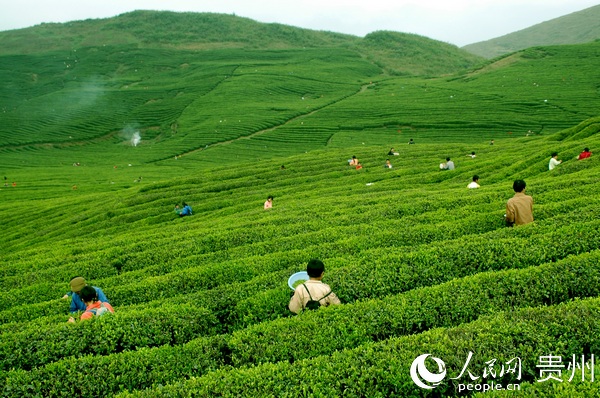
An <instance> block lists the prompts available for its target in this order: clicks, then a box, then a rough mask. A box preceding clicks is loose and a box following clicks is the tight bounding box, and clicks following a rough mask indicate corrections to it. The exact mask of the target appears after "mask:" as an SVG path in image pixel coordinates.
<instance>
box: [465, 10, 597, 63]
mask: <svg viewBox="0 0 600 398" xmlns="http://www.w3.org/2000/svg"><path fill="white" fill-rule="evenodd" d="M599 21H600V5H595V6H593V7H589V8H586V9H584V10H581V11H577V12H574V13H571V14H568V15H564V16H562V17H559V18H555V19H552V20H550V21H545V22H542V23H540V24H537V25H534V26H531V27H529V28H526V29H523V30H520V31H518V32H512V33H509V34H507V35H504V36H501V37H496V38H494V39H491V40H486V41H482V42H478V43H473V44H469V45H467V46H464V47H462V48H463V49H465V50H467V51H469V52H472V53H473V54H477V55H480V56H482V57H486V58H494V57H498V56H502V55H505V54H508V53H512V52H514V51H519V50H522V49H525V48H528V47H537V46H549V45H562V44H577V43H587V42H591V41H595V40H598V39H600V22H599Z"/></svg>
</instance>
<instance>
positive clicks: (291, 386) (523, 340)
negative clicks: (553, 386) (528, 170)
mask: <svg viewBox="0 0 600 398" xmlns="http://www.w3.org/2000/svg"><path fill="white" fill-rule="evenodd" d="M599 335H600V299H589V300H577V301H575V302H572V303H567V304H560V305H557V306H551V307H546V308H537V309H523V310H518V311H514V312H506V313H500V314H498V315H495V316H492V317H484V318H482V319H479V320H477V321H475V322H472V323H470V324H465V325H462V326H458V327H455V328H450V329H445V328H439V329H434V330H431V331H428V332H424V333H422V334H419V335H413V336H405V337H400V338H392V339H389V340H386V341H384V342H380V343H369V344H363V345H361V346H359V347H357V348H355V349H352V350H344V351H341V352H335V353H333V354H332V355H329V356H320V357H314V358H310V359H305V360H302V361H298V362H294V363H293V364H290V363H289V362H283V361H282V362H278V363H276V364H272V363H267V364H263V365H260V366H256V367H250V368H234V369H220V370H218V371H215V372H211V373H208V374H206V375H204V376H202V377H199V378H194V379H190V380H187V381H180V382H176V383H174V384H171V385H167V386H155V387H154V388H152V389H150V390H146V391H137V392H133V393H130V392H123V393H122V394H119V395H118V396H119V397H122V398H125V397H169V398H174V397H190V396H193V397H215V396H223V397H254V396H275V397H298V396H301V397H339V396H343V397H364V396H369V397H382V398H383V397H407V396H423V395H424V394H426V391H425V390H423V389H421V388H420V387H418V386H417V385H416V384H415V383H414V382H413V381H412V380H411V376H410V374H409V369H410V367H411V364H412V363H413V361H414V360H415V358H417V357H418V356H420V355H422V354H427V353H429V354H432V355H433V356H434V357H437V358H440V359H442V360H443V361H444V363H445V365H446V369H447V372H448V373H447V375H446V378H445V379H444V380H443V381H442V382H441V384H440V385H438V386H437V387H435V389H434V390H433V394H435V396H450V395H452V396H453V395H457V394H458V384H459V383H470V382H472V381H471V379H470V378H469V376H468V374H464V375H462V378H460V377H461V376H460V372H461V369H462V368H463V367H464V365H465V363H466V360H467V358H468V353H469V352H470V351H472V352H474V356H473V358H472V359H471V361H470V362H469V365H468V370H469V371H470V372H472V373H473V374H474V375H475V376H478V377H480V380H481V377H482V374H483V369H484V368H487V367H488V366H489V365H487V364H486V363H485V362H488V361H490V360H492V359H496V361H497V362H496V363H497V365H496V370H497V372H498V373H497V377H496V378H495V379H494V380H495V381H496V382H498V383H502V384H503V385H507V384H509V383H517V382H519V380H517V379H516V375H515V374H513V373H510V372H505V374H504V375H503V376H502V377H500V376H499V373H500V371H499V368H500V364H503V363H506V362H508V361H510V360H511V359H513V358H515V357H519V358H520V359H521V363H522V365H521V369H522V378H521V380H520V381H524V382H531V381H534V380H535V379H536V377H537V376H538V375H539V372H538V369H537V368H536V364H537V363H538V360H539V358H540V356H547V355H561V356H562V357H563V358H569V357H570V356H571V355H572V354H577V355H581V354H582V353H583V354H587V353H590V352H599V350H600V338H599V337H598V336H599ZM296 349H297V350H299V351H300V350H303V349H305V347H304V346H301V345H298V346H297V348H296ZM451 377H457V378H458V379H457V380H452V379H451Z"/></svg>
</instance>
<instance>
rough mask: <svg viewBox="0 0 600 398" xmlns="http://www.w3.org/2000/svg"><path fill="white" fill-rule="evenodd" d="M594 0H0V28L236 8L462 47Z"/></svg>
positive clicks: (244, 13) (315, 25)
mask: <svg viewBox="0 0 600 398" xmlns="http://www.w3.org/2000/svg"><path fill="white" fill-rule="evenodd" d="M599 2H600V0H294V1H291V0H79V1H75V0H0V10H2V12H1V13H0V31H4V30H11V29H20V28H26V27H30V26H34V25H37V24H40V23H42V22H68V21H75V20H83V19H89V18H94V19H95V18H109V17H113V16H116V15H119V14H122V13H125V12H129V11H134V10H169V11H191V12H216V13H224V14H235V15H237V16H240V17H247V18H251V19H253V20H256V21H258V22H268V23H270V22H276V23H281V24H285V25H292V26H297V27H301V28H307V29H314V30H327V31H331V32H338V33H347V34H352V35H355V36H361V37H363V36H365V35H366V34H368V33H370V32H374V31H377V30H392V31H396V32H403V33H416V34H419V35H422V36H427V37H429V38H431V39H435V40H440V41H444V42H447V43H451V44H455V45H457V46H459V47H462V46H464V45H467V44H471V43H476V42H479V41H484V40H489V39H493V38H496V37H499V36H503V35H505V34H508V33H512V32H515V31H518V30H521V29H525V28H528V27H530V26H533V25H535V24H538V23H541V22H544V21H548V20H551V19H554V18H558V17H561V16H563V15H567V14H570V13H572V12H576V11H581V10H583V9H585V8H588V7H592V6H595V5H597V4H599Z"/></svg>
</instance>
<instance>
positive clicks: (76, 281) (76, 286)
mask: <svg viewBox="0 0 600 398" xmlns="http://www.w3.org/2000/svg"><path fill="white" fill-rule="evenodd" d="M69 285H70V286H71V291H70V292H69V293H67V294H65V295H64V296H63V298H68V297H69V296H71V306H70V308H69V312H70V313H71V314H75V313H76V312H78V311H85V310H86V308H87V306H86V305H85V303H84V302H83V300H82V299H81V297H80V295H79V293H80V292H81V289H83V288H84V287H86V286H87V283H86V282H85V279H83V277H81V276H76V277H75V278H73V279H71V282H69ZM92 288H93V290H95V291H96V295H97V297H98V300H100V301H102V302H104V303H108V302H109V301H108V299H107V298H106V295H105V294H104V292H103V291H102V289H100V288H99V287H96V286H92ZM71 319H73V320H75V319H74V318H73V317H71V318H70V319H69V321H71Z"/></svg>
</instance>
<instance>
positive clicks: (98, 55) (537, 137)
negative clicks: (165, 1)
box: [0, 12, 600, 397]
mask: <svg viewBox="0 0 600 398" xmlns="http://www.w3.org/2000/svg"><path fill="white" fill-rule="evenodd" d="M161 15H162V16H163V17H164V18H165V19H164V20H163V19H162V18H161V17H160V16H161ZM178 17H181V20H180V21H181V25H182V26H187V25H186V24H194V23H198V21H199V20H202V19H203V18H206V19H207V20H211V18H216V19H217V21H220V22H225V21H229V22H228V23H231V24H233V25H230V27H231V26H237V25H235V24H248V26H247V29H248V32H257V33H256V35H255V36H254V38H253V39H252V40H250V39H248V40H249V42H245V43H242V44H240V43H239V40H241V39H238V38H236V37H237V36H235V34H233V33H231V34H232V36H230V38H231V40H230V41H229V43H230V45H225V44H224V42H219V43H218V45H215V46H214V47H213V46H211V45H210V41H207V42H206V44H202V45H201V48H200V47H193V46H190V43H192V42H194V40H196V39H194V38H192V39H190V37H189V36H187V35H183V36H181V33H177V32H176V31H174V32H172V33H170V35H163V36H161V35H158V36H156V37H155V38H154V39H152V40H148V41H147V42H144V41H143V40H142V39H141V38H142V37H144V35H145V33H144V32H146V31H147V29H148V27H149V26H152V24H154V25H156V28H157V31H160V30H163V29H164V30H165V31H168V30H169V27H170V26H172V25H173V24H175V22H173V21H179V19H177V18H178ZM156 18H158V19H156ZM170 18H174V19H170ZM163 22H164V24H165V27H161V24H162V23H163ZM111 24H112V25H115V24H117V25H119V24H120V25H119V26H121V27H120V28H119V29H122V31H120V30H119V29H113V28H110V29H113V30H112V31H111V30H110V29H109V31H111V32H112V33H110V34H108V33H106V32H107V31H103V33H99V34H98V35H97V37H96V38H102V37H109V36H114V37H115V38H116V37H117V36H119V37H121V38H122V39H123V40H122V41H121V42H118V41H114V42H111V43H105V44H106V45H105V44H100V42H96V43H94V44H92V45H89V46H87V45H82V44H81V43H83V42H84V41H85V40H96V38H92V37H91V35H90V32H92V31H94V30H96V31H98V32H100V31H102V30H103V29H105V28H103V27H105V26H109V25H111ZM240 26H242V25H240ZM205 27H206V26H203V28H205ZM67 28H68V27H67V26H63V25H43V26H40V27H35V28H32V29H30V30H22V31H13V32H5V33H6V34H4V33H2V34H0V43H2V40H8V38H10V40H16V41H18V40H25V39H24V38H25V37H27V35H32V34H35V32H39V31H38V30H37V29H42V30H43V29H48V30H49V31H54V32H56V34H55V39H56V40H55V41H51V43H58V42H60V41H62V42H64V43H67V44H68V45H66V46H65V47H61V46H59V45H58V44H56V46H54V44H52V45H50V44H47V45H46V47H45V49H44V50H43V51H37V50H35V48H31V49H30V50H31V51H30V50H23V51H21V52H19V51H15V50H14V49H18V48H19V47H20V46H18V45H16V44H15V45H14V47H12V48H13V50H11V51H7V52H5V53H3V54H2V55H1V56H0V78H2V81H3V86H2V87H3V89H2V91H0V172H1V173H2V174H3V176H6V177H5V184H4V185H0V197H1V198H2V200H1V201H0V218H1V219H2V233H1V234H0V247H1V248H2V255H1V256H0V381H1V383H0V396H2V397H67V396H68V397H73V396H78V397H98V396H103V397H160V396H165V397H189V396H198V397H215V396H224V397H240V396H247V397H259V396H277V397H297V396H306V397H316V396H323V397H337V396H340V397H341V396H344V397H365V396H373V397H407V396H424V395H427V394H428V393H427V392H426V391H425V390H424V389H421V388H420V387H418V386H417V385H416V384H415V383H414V381H413V380H412V378H411V375H410V369H411V365H412V364H413V361H414V360H415V359H416V358H417V357H419V356H421V355H423V354H427V353H429V354H432V355H433V356H434V357H436V358H440V359H441V360H443V361H444V363H445V365H446V369H447V375H446V377H444V378H443V380H442V381H441V384H439V385H438V386H436V387H435V389H434V390H433V391H432V393H431V394H429V395H431V396H459V395H461V396H462V395H464V393H462V394H459V389H460V388H461V387H460V384H463V383H470V382H471V378H470V377H469V376H468V375H467V374H463V375H462V377H461V376H460V373H461V369H463V367H464V366H465V363H466V361H467V358H469V353H470V352H472V353H473V356H472V358H471V360H470V362H469V366H468V371H469V372H471V374H473V375H474V376H475V377H479V380H481V382H490V383H497V384H502V385H503V386H507V385H509V384H510V385H512V384H520V385H521V387H522V391H523V395H522V396H531V397H533V396H553V397H572V396H576V394H579V395H580V396H582V395H583V396H594V395H597V391H596V390H597V387H596V386H595V384H593V383H590V380H589V374H587V375H586V376H588V378H587V379H585V378H584V380H583V381H581V380H582V379H581V376H579V377H574V378H572V380H568V378H569V376H571V372H570V371H569V372H567V371H566V370H565V371H564V372H562V374H561V376H562V377H563V378H564V382H563V383H561V386H562V387H557V384H558V383H559V382H556V381H554V382H553V381H550V382H546V383H540V382H538V381H539V379H540V378H541V376H540V371H539V368H538V367H537V365H539V364H540V362H539V361H540V358H542V357H543V356H550V355H552V356H561V358H562V363H563V365H564V366H565V369H567V365H568V364H569V362H568V361H570V360H572V358H573V357H575V358H581V356H582V355H583V356H585V358H586V359H588V360H589V359H590V356H591V354H595V353H597V352H600V338H598V336H600V333H599V332H600V322H599V321H598V319H600V317H599V316H598V315H600V302H599V299H598V297H600V283H599V280H598V279H599V276H598V275H600V273H599V271H600V262H599V261H598V260H599V259H600V252H599V249H600V235H598V230H599V228H600V221H598V220H599V217H598V215H599V211H600V196H599V195H598V193H599V192H600V180H598V177H597V176H598V169H599V167H600V165H599V163H600V160H599V159H600V158H599V157H598V153H597V152H598V150H597V148H599V147H600V115H599V114H598V109H600V91H599V87H598V82H599V81H600V79H599V78H600V76H599V74H600V71H599V70H598V68H597V65H598V54H600V52H599V51H598V50H599V46H600V42H593V43H586V44H580V45H569V46H566V45H565V46H548V47H534V48H529V49H525V50H522V51H519V52H517V53H514V54H511V55H509V56H506V57H502V58H499V59H496V60H494V61H489V62H487V63H483V64H481V63H479V61H477V62H474V63H471V61H469V59H468V58H464V57H462V56H461V55H460V54H461V53H460V52H456V51H454V50H452V48H449V47H443V46H437V44H436V43H435V42H432V41H430V40H428V39H424V38H420V37H417V36H412V35H403V34H397V33H394V32H374V33H373V34H371V35H368V36H367V37H365V38H364V39H362V41H361V40H358V39H357V38H352V37H346V36H342V35H336V34H330V33H327V32H307V31H302V30H294V29H293V28H289V27H282V26H275V28H276V29H275V30H281V29H289V31H287V30H286V32H289V35H292V36H294V35H296V36H301V37H304V38H308V37H310V35H315V38H314V40H315V41H318V40H321V41H320V42H319V43H320V44H319V45H314V46H306V47H304V46H301V45H299V43H302V42H303V40H304V39H299V38H298V37H294V39H293V40H291V39H290V40H287V39H286V40H283V39H282V40H280V41H279V42H277V45H276V46H275V45H274V46H273V47H269V48H263V46H262V45H261V44H260V43H261V42H260V41H259V40H258V39H259V36H260V35H266V34H268V33H267V32H272V30H271V28H273V26H271V25H268V26H265V25H261V24H256V23H254V22H252V21H249V20H245V19H238V18H237V17H233V16H214V15H191V14H183V15H178V14H172V13H167V14H160V13H149V12H136V13H130V14H124V15H122V16H119V17H116V18H114V19H110V20H99V21H82V22H76V23H72V26H70V28H69V29H67ZM106 29H108V28H106ZM221 29H225V30H227V29H229V28H228V27H227V25H224V26H222V27H221ZM240 29H241V28H240ZM243 29H246V27H244V28H243ZM253 29H256V30H253ZM40 31H41V30H40ZM233 31H237V30H236V29H233ZM117 32H121V34H120V35H117V34H116V33H117ZM126 32H127V33H126ZM180 32H189V34H190V35H195V34H197V33H194V32H197V31H195V30H193V29H192V28H191V27H190V26H187V28H186V29H182V30H181V31H180ZM293 32H295V33H293ZM105 33H106V35H105ZM45 34H48V32H45ZM157 34H158V33H157ZM289 35H288V34H287V33H286V34H285V35H282V36H281V37H284V36H285V37H288V36H289ZM218 36H219V37H225V36H224V35H220V34H219V35H218ZM251 36H252V35H247V36H246V35H244V37H246V38H249V37H251ZM161 37H163V38H164V40H163V41H161V40H159V39H160V38H161ZM239 37H242V35H240V36H239ZM59 38H60V39H59ZM317 38H320V39H317ZM234 39H235V40H234ZM73 40H75V41H73ZM16 41H15V42H14V43H16ZM158 41H161V42H160V43H157V42H158ZM234 41H237V44H232V43H234ZM308 41H311V40H308ZM264 42H265V43H266V42H272V39H269V40H266V39H265V41H264ZM273 42H274V41H273ZM4 43H6V41H5V42H4ZM21 43H24V42H21ZM48 43H50V42H48ZM69 43H70V44H69ZM73 43H79V45H77V46H76V47H77V48H74V47H72V46H71V44H73ZM252 43H254V44H252ZM398 43H401V45H400V46H397V44H398ZM21 45H23V46H24V44H21ZM0 47H1V46H0ZM2 48H6V47H2ZM367 48H368V51H367V50H366V49H367ZM436 57H437V59H436V60H435V62H434V61H433V60H434V58H436ZM444 60H447V67H448V69H445V70H443V71H442V69H441V66H440V65H442V64H444V62H443V61H444ZM574 60H577V62H574ZM400 61H401V63H403V64H404V66H403V68H404V69H402V68H398V67H397V65H398V64H394V62H400ZM455 61H456V62H455ZM435 71H437V72H435ZM136 133H137V134H139V135H136ZM138 138H139V142H138V141H137V139H138ZM410 138H414V140H415V142H416V143H415V145H408V144H407V142H408V140H409V139H410ZM492 139H493V140H494V143H493V145H490V140H492ZM390 147H394V148H395V150H396V151H397V152H398V153H399V156H392V157H390V160H391V162H392V164H393V168H392V169H385V168H384V167H383V164H384V162H385V160H386V158H388V155H387V153H388V151H389V149H390ZM584 147H589V148H590V149H591V150H592V152H593V153H594V155H592V157H591V158H590V159H586V160H582V161H578V160H576V157H577V155H578V154H579V153H580V152H581V150H582V149H583V148H584ZM473 151H474V152H476V154H477V156H476V157H475V158H471V157H470V156H468V154H470V153H471V152H473ZM554 151H557V152H558V153H559V158H560V159H562V160H563V163H562V164H561V165H559V166H558V167H557V168H556V169H554V170H552V171H548V161H549V158H550V154H551V153H552V152H554ZM353 155H354V156H357V157H358V159H359V160H360V161H361V163H362V165H363V166H364V167H363V169H361V170H356V169H354V168H351V167H349V166H348V164H347V159H348V158H350V157H352V156H353ZM446 157H451V158H452V159H453V160H454V161H455V164H456V170H454V171H440V169H439V164H440V163H441V162H442V161H443V160H444V159H445V158H446ZM282 165H283V166H284V167H282ZM474 174H477V175H479V177H480V183H481V188H479V189H467V188H466V186H467V184H468V183H469V182H470V181H471V179H472V177H473V175H474ZM515 179H525V180H526V182H527V193H528V194H530V195H531V196H532V197H533V198H534V202H535V204H534V217H535V222H534V223H532V224H529V225H525V226H520V227H515V228H507V227H505V225H504V221H503V214H504V212H505V203H506V201H507V200H508V199H509V198H510V197H511V196H512V195H513V190H512V182H513V181H514V180H515ZM13 182H14V184H15V186H12V184H13ZM269 195H272V196H274V198H275V199H274V207H273V209H271V210H269V211H265V210H263V202H264V201H265V199H266V198H267V196H269ZM183 201H185V202H187V203H189V204H190V205H191V206H192V208H193V210H194V215H193V216H191V217H184V218H179V217H178V216H177V215H176V214H175V212H174V206H175V204H178V203H181V202H183ZM311 258H320V259H322V260H323V261H324V263H325V265H326V273H325V277H324V282H325V283H328V284H329V285H330V286H331V287H332V288H333V290H334V291H335V293H336V294H337V295H338V296H339V297H340V299H341V301H342V305H341V306H336V307H333V308H323V309H320V310H319V311H314V312H310V313H303V314H301V315H299V316H292V315H291V314H290V312H289V311H288V309H287V303H288V301H289V298H290V289H289V287H288V286H287V279H288V277H289V276H290V275H291V274H292V273H294V272H297V271H300V270H303V269H304V268H305V266H306V263H307V261H308V260H309V259H311ZM76 275H81V276H84V277H85V278H86V280H87V281H88V282H89V283H90V284H92V285H95V286H100V287H101V288H102V289H103V290H104V292H105V293H106V295H107V296H108V298H109V299H110V302H111V304H112V305H113V306H114V308H115V311H116V312H115V314H114V315H112V316H103V317H101V318H97V319H93V320H90V321H86V322H78V323H76V324H70V323H67V322H66V321H67V319H68V317H69V315H68V306H69V302H68V300H67V299H63V298H62V297H63V295H64V294H65V293H66V291H67V290H68V281H69V280H70V279H71V278H72V277H74V276H76ZM516 358H518V359H519V361H518V363H519V377H518V378H517V372H516V367H515V363H516V362H515V361H516ZM491 361H495V362H492V364H490V362H491ZM501 366H502V367H503V368H502V369H505V370H508V369H513V371H506V372H505V371H502V372H501V371H500V367H501ZM427 368H428V369H429V371H433V372H434V373H435V369H436V363H435V362H433V361H432V360H431V359H428V362H427ZM572 368H574V367H572ZM586 369H591V364H590V368H586ZM491 370H493V371H494V372H493V376H492V373H491V372H490V371H491ZM90 375H94V376H93V377H92V376H90ZM474 383H477V382H474ZM553 383H554V384H553ZM481 389H482V387H481V386H480V390H481ZM477 391H478V390H477ZM501 393H502V392H495V393H494V394H495V395H499V394H501ZM470 394H471V393H470ZM526 394H529V395H526ZM488 395H489V394H488V393H486V395H485V396H488Z"/></svg>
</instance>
